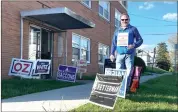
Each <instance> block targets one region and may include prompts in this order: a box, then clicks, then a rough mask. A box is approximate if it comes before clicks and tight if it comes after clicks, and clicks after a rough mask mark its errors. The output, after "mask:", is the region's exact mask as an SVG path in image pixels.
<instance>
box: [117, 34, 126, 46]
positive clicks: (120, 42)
mask: <svg viewBox="0 0 178 112" xmlns="http://www.w3.org/2000/svg"><path fill="white" fill-rule="evenodd" d="M128 38H129V35H128V33H118V36H117V46H128V42H129V41H128Z"/></svg>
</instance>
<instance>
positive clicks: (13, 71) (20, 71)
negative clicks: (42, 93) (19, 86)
mask: <svg viewBox="0 0 178 112" xmlns="http://www.w3.org/2000/svg"><path fill="white" fill-rule="evenodd" d="M33 65H34V61H32V60H25V59H17V58H12V61H11V66H10V69H9V74H8V75H10V76H12V75H13V76H20V77H24V78H29V77H31V73H32V70H33Z"/></svg>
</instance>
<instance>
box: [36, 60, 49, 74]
mask: <svg viewBox="0 0 178 112" xmlns="http://www.w3.org/2000/svg"><path fill="white" fill-rule="evenodd" d="M50 63H51V60H37V61H36V67H35V74H49V71H50Z"/></svg>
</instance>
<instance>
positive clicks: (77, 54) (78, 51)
mask: <svg viewBox="0 0 178 112" xmlns="http://www.w3.org/2000/svg"><path fill="white" fill-rule="evenodd" d="M80 59H83V60H87V62H88V63H90V40H89V39H88V38H86V37H83V36H80V35H78V34H74V33H73V34H72V61H74V60H80Z"/></svg>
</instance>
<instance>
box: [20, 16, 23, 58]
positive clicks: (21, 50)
mask: <svg viewBox="0 0 178 112" xmlns="http://www.w3.org/2000/svg"><path fill="white" fill-rule="evenodd" d="M22 58H23V17H22V16H21V17H20V59H22Z"/></svg>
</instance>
